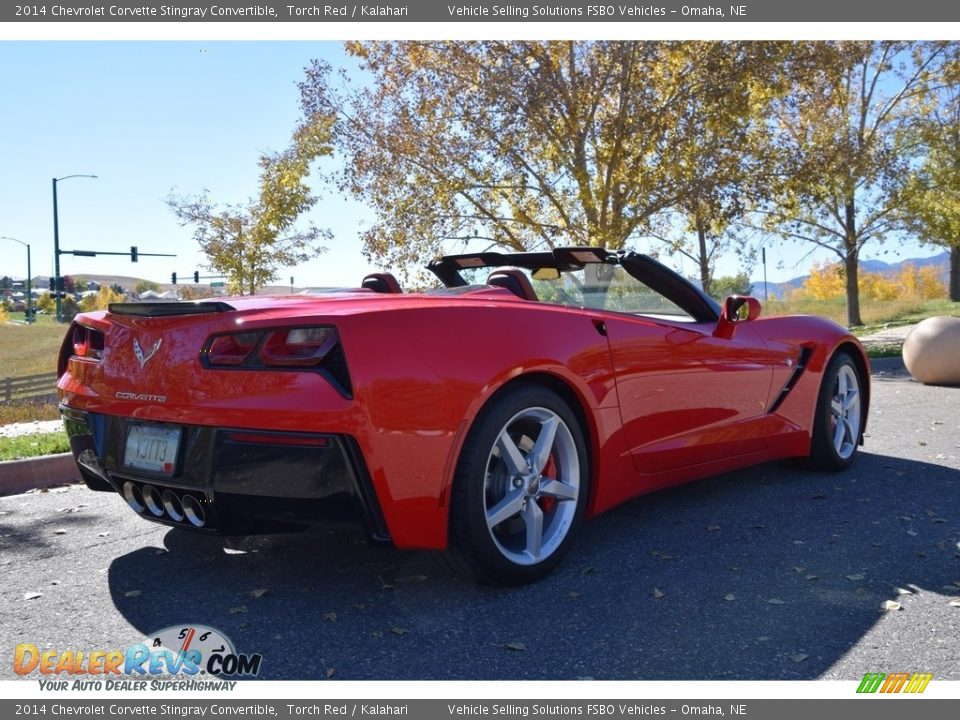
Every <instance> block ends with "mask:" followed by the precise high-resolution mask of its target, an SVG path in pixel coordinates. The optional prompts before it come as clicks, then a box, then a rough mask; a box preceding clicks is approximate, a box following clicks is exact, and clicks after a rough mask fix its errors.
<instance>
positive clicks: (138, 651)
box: [13, 625, 263, 691]
mask: <svg viewBox="0 0 960 720" xmlns="http://www.w3.org/2000/svg"><path fill="white" fill-rule="evenodd" d="M262 661H263V656H262V655H260V654H259V653H254V654H244V653H238V652H237V651H236V649H235V648H234V645H233V642H231V640H230V639H229V638H228V637H227V636H226V635H224V634H223V633H221V632H220V631H218V630H215V629H214V628H210V627H206V626H203V625H185V626H174V627H168V628H164V629H163V630H160V631H159V632H156V633H151V634H150V635H148V636H147V637H146V638H144V640H143V641H142V642H140V643H137V644H135V645H131V646H129V647H127V648H126V649H125V650H119V649H114V650H102V649H101V650H74V649H68V650H62V651H61V650H40V649H39V648H38V647H37V646H36V645H34V644H33V643H20V644H18V645H17V646H16V649H15V650H14V655H13V669H14V672H16V673H17V675H20V676H24V677H30V676H35V675H39V676H41V677H39V678H38V679H39V680H40V685H41V689H44V690H137V691H142V690H147V689H150V690H232V689H233V687H234V686H235V685H236V681H233V680H228V679H226V678H238V677H239V678H251V677H255V676H257V675H258V674H259V673H260V665H261V663H262ZM211 676H212V677H211ZM171 677H172V678H175V679H171Z"/></svg>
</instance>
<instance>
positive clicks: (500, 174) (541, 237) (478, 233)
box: [300, 41, 786, 286]
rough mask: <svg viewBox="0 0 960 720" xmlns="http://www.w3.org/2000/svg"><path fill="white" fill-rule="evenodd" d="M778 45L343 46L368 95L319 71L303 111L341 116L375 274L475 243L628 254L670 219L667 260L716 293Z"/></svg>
mask: <svg viewBox="0 0 960 720" xmlns="http://www.w3.org/2000/svg"><path fill="white" fill-rule="evenodd" d="M785 47H786V46H785V45H783V44H777V43H746V42H677V43H670V42H607V41H602V42H601V41H598V42H371V43H359V42H356V43H347V45H346V48H347V51H348V53H350V54H351V55H353V56H354V57H355V58H357V59H358V60H359V62H360V65H361V68H362V69H363V70H364V71H365V72H366V73H368V75H369V77H370V78H371V82H368V83H364V84H359V83H356V82H355V83H353V84H350V82H349V78H348V77H346V76H345V75H343V76H337V75H335V74H334V73H333V72H332V71H331V69H330V67H329V66H327V65H325V64H324V63H322V62H319V61H315V62H314V63H313V64H312V65H311V66H310V67H309V68H308V69H307V74H306V78H305V79H304V81H303V82H302V83H301V86H300V89H301V96H302V109H303V112H304V114H305V117H306V118H310V117H320V118H327V117H334V118H336V120H335V125H334V127H333V136H332V139H333V143H334V145H335V149H336V153H337V154H338V156H339V157H340V159H341V162H342V171H341V172H340V173H339V174H338V175H337V177H336V180H337V182H338V183H339V186H340V188H341V189H342V190H344V191H345V192H347V193H349V194H351V195H353V196H354V197H356V198H357V199H359V200H361V201H363V202H364V203H365V204H366V205H367V206H368V207H370V208H371V209H372V210H373V213H374V216H375V219H374V222H373V223H372V225H371V226H370V227H369V228H367V229H366V230H365V231H364V232H363V234H362V241H363V246H364V251H365V253H366V254H367V256H368V257H370V258H371V259H374V260H375V261H378V262H381V263H384V264H387V265H390V266H399V267H403V266H410V265H413V264H418V265H419V264H422V263H423V262H424V260H427V259H430V258H432V257H434V256H436V255H439V254H443V253H444V252H447V251H449V250H450V248H452V247H462V246H464V245H465V244H467V243H469V242H471V241H473V247H475V248H476V247H478V246H480V247H495V248H505V249H509V250H529V249H533V248H544V247H547V248H549V247H556V246H569V245H595V246H604V247H607V248H611V249H617V248H622V247H624V246H625V244H627V242H628V241H630V240H636V239H637V238H640V237H648V236H650V234H651V232H653V231H654V230H655V228H654V227H653V226H654V224H655V223H654V220H655V219H658V218H660V217H661V216H662V215H663V214H664V213H665V212H666V211H668V210H673V211H676V212H678V213H680V214H681V216H682V217H684V218H685V219H689V220H690V222H687V225H686V226H687V228H688V229H687V230H686V231H685V235H684V236H681V237H679V238H678V237H677V236H676V234H674V235H672V236H671V237H669V238H665V240H666V242H668V243H670V245H668V247H667V249H673V250H675V251H681V252H684V253H685V254H688V255H689V256H690V257H692V258H694V260H695V262H697V264H698V266H699V267H700V269H701V276H702V279H703V280H704V284H705V285H707V286H708V285H709V279H710V277H709V276H710V273H711V272H712V264H713V262H714V260H715V257H716V254H715V253H714V252H713V249H714V244H715V243H716V242H719V241H721V239H722V237H723V236H724V232H725V229H726V226H727V225H728V224H729V223H730V222H731V220H733V219H734V218H736V217H737V215H738V214H739V213H740V212H741V211H742V207H743V196H744V194H745V193H744V191H743V189H742V186H743V185H745V184H746V183H747V182H748V181H749V179H750V170H751V167H750V165H749V164H748V163H746V162H745V161H744V160H745V156H746V152H745V150H746V148H747V146H748V142H747V139H748V137H749V134H750V132H751V128H753V127H756V126H758V122H757V119H758V118H761V117H762V116H763V113H764V109H765V107H766V104H767V103H768V101H769V98H770V96H771V95H770V91H769V89H768V88H769V85H770V82H771V78H774V77H775V76H777V74H778V73H777V68H778V67H779V66H780V65H781V64H782V58H781V56H782V53H783V52H784V49H785ZM684 222H686V220H685V221H684Z"/></svg>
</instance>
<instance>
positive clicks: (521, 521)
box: [450, 385, 589, 585]
mask: <svg viewBox="0 0 960 720" xmlns="http://www.w3.org/2000/svg"><path fill="white" fill-rule="evenodd" d="M588 477H589V473H588V467H587V453H586V445H585V442H584V439H583V432H582V430H581V428H580V424H579V423H578V422H577V419H576V417H575V416H574V414H573V413H572V412H571V410H570V408H569V407H568V406H567V404H566V403H565V402H564V401H563V400H562V399H561V398H560V397H559V396H557V395H556V394H555V393H553V392H551V391H550V390H547V389H546V388H542V387H539V386H533V385H524V386H518V387H516V388H513V389H511V390H508V391H507V392H506V393H505V394H503V395H502V396H500V397H499V398H495V399H494V400H493V401H492V403H491V405H490V406H489V407H487V408H485V409H484V410H483V412H482V413H481V414H480V416H479V417H478V418H477V421H476V423H475V424H474V427H473V428H472V429H471V431H470V433H469V434H468V436H467V439H466V441H465V442H464V447H463V451H462V452H461V455H460V462H459V464H458V466H457V472H456V475H455V477H454V487H453V496H452V507H451V521H450V553H451V556H452V559H453V560H454V565H455V566H456V567H457V568H458V569H460V570H463V571H465V572H467V573H469V574H471V575H473V576H474V577H475V578H477V579H478V580H480V581H482V582H487V583H494V584H502V585H519V584H523V583H528V582H533V581H534V580H538V579H540V578H542V577H544V576H545V575H547V574H549V573H550V572H551V571H552V570H553V569H554V568H555V567H556V566H557V564H559V562H560V560H561V559H562V558H563V555H564V554H565V553H566V552H567V550H568V548H569V546H570V543H571V542H572V540H573V536H574V535H575V534H576V530H577V528H578V527H579V525H580V521H581V519H582V517H583V512H584V508H585V506H586V500H587V478H588Z"/></svg>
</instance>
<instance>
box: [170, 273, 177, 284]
mask: <svg viewBox="0 0 960 720" xmlns="http://www.w3.org/2000/svg"><path fill="white" fill-rule="evenodd" d="M170 282H172V283H173V284H174V285H176V284H177V274H176V273H170Z"/></svg>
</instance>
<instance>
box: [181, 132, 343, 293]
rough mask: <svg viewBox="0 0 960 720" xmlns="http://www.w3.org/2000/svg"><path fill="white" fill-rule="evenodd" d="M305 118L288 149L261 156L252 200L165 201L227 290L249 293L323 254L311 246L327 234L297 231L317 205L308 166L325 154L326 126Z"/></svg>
mask: <svg viewBox="0 0 960 720" xmlns="http://www.w3.org/2000/svg"><path fill="white" fill-rule="evenodd" d="M308 120H309V122H308V123H305V124H304V125H303V126H301V127H298V128H297V131H296V132H295V133H294V137H293V141H292V143H291V145H290V147H289V148H287V149H286V150H284V151H283V152H280V153H274V154H264V155H261V157H260V162H259V164H260V191H259V195H258V197H257V198H256V199H255V200H254V199H251V200H248V201H247V202H246V203H243V204H236V205H216V204H214V203H213V202H212V201H211V200H210V199H209V198H208V197H207V193H206V191H204V192H203V193H202V194H201V195H199V196H197V197H194V198H188V197H176V196H174V195H173V194H171V195H170V197H169V198H168V199H167V204H168V205H169V206H170V208H171V209H172V210H173V212H174V213H175V214H176V216H177V217H178V218H179V219H180V220H181V221H182V223H183V224H184V225H193V226H194V228H195V230H194V238H195V239H196V240H197V242H198V243H199V244H200V247H201V248H202V249H203V251H204V253H205V254H206V255H207V258H208V259H209V261H210V264H209V265H208V266H207V267H208V268H209V269H211V270H213V271H214V272H216V273H218V274H223V275H226V276H227V278H228V285H229V289H230V291H231V292H236V293H248V294H250V295H253V294H255V293H256V291H257V289H258V288H260V287H262V286H263V285H265V284H267V283H268V282H270V281H272V280H275V279H276V278H277V277H278V271H279V269H280V268H282V267H289V266H291V265H296V264H298V263H301V262H305V261H307V260H308V259H310V258H311V257H315V256H316V255H318V254H320V253H321V252H323V248H320V247H318V246H317V244H316V243H317V242H318V241H320V240H321V239H324V238H328V237H329V232H328V231H326V230H321V229H319V228H317V227H315V226H314V225H313V224H312V223H311V224H309V225H308V226H307V228H306V229H303V230H298V229H297V228H296V222H297V219H298V218H299V217H300V215H301V214H303V213H304V212H306V211H307V210H309V209H310V208H312V207H313V206H314V205H315V204H316V202H317V197H316V196H314V195H312V194H311V190H310V187H309V186H308V185H307V184H306V179H307V177H308V176H309V174H310V165H311V163H312V162H313V161H314V160H315V159H316V158H318V157H320V156H322V155H327V154H329V152H330V147H329V145H328V142H327V141H328V137H329V131H330V122H329V121H326V120H325V119H324V118H322V117H319V116H310V117H309V118H308Z"/></svg>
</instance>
